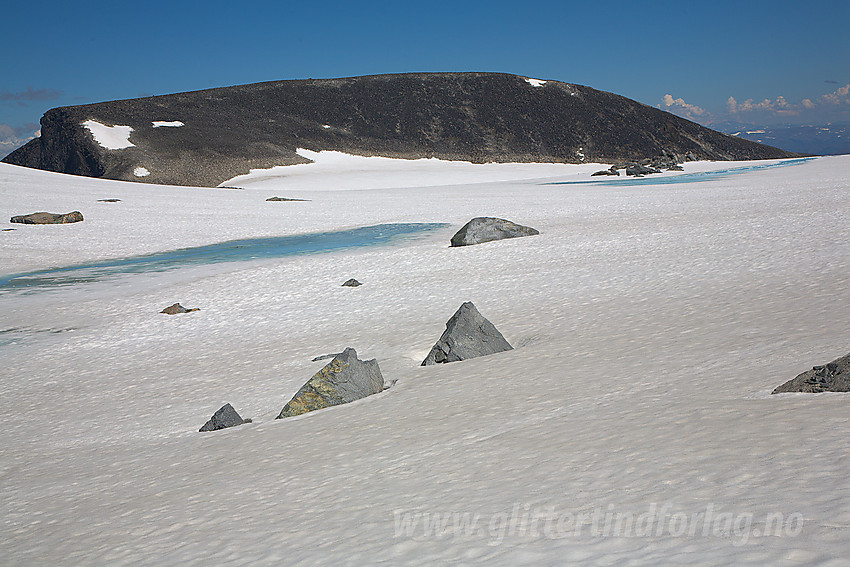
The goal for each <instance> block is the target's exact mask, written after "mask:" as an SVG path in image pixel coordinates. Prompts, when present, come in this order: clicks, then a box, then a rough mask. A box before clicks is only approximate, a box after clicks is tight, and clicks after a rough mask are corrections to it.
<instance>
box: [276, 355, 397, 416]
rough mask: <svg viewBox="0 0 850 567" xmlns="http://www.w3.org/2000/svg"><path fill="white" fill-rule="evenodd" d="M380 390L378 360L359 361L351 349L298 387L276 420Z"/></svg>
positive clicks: (380, 381)
mask: <svg viewBox="0 0 850 567" xmlns="http://www.w3.org/2000/svg"><path fill="white" fill-rule="evenodd" d="M383 390H384V377H383V376H382V375H381V369H380V368H379V367H378V361H377V360H374V359H372V360H365V361H364V360H360V359H359V358H357V352H356V351H355V350H354V349H353V348H347V349H345V350H344V351H343V352H342V353H340V354H338V355H336V356H335V357H334V359H333V360H332V361H330V362H329V363H328V364H327V365H326V366H325V367H324V368H322V369H321V370H319V371H318V372H316V373H315V374H314V375H313V377H312V378H310V380H308V381H307V383H306V384H304V385H303V386H301V389H300V390H298V393H297V394H295V396H293V397H292V399H291V400H289V402H287V403H286V405H285V406H283V409H282V410H281V411H280V415H278V416H277V419H283V418H285V417H292V416H295V415H301V414H302V413H307V412H311V411H315V410H318V409H322V408H326V407H330V406H337V405H340V404H346V403H348V402H353V401H354V400H359V399H360V398H365V397H366V396H371V395H372V394H377V393H378V392H382V391H383Z"/></svg>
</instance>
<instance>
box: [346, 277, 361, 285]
mask: <svg viewBox="0 0 850 567" xmlns="http://www.w3.org/2000/svg"><path fill="white" fill-rule="evenodd" d="M342 285H343V287H357V286H361V285H363V284H362V283H360V282H359V281H357V280H355V279H354V278H351V279H350V280H348V281H347V282H345V283H344V284H342Z"/></svg>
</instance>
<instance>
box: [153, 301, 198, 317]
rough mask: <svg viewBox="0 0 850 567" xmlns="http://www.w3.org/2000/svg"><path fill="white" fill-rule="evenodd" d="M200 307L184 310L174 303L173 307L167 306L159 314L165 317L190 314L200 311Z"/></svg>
mask: <svg viewBox="0 0 850 567" xmlns="http://www.w3.org/2000/svg"><path fill="white" fill-rule="evenodd" d="M200 310H201V308H200V307H193V308H192V309H186V308H185V307H183V306H182V305H180V304H179V303H175V304H174V305H169V306H168V307H166V308H165V309H163V310H162V311H160V313H165V314H166V315H177V314H178V313H191V312H192V311H200Z"/></svg>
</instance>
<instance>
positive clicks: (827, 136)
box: [714, 123, 850, 156]
mask: <svg viewBox="0 0 850 567" xmlns="http://www.w3.org/2000/svg"><path fill="white" fill-rule="evenodd" d="M714 127H715V128H717V129H718V130H720V131H721V132H726V133H727V134H731V135H733V136H737V137H739V138H743V139H745V140H751V141H753V142H758V143H760V144H767V145H769V146H775V147H777V148H782V149H784V150H788V151H791V152H802V153H809V154H816V155H823V156H825V155H838V154H850V124H823V125H816V126H754V125H752V124H738V123H724V124H716V125H714Z"/></svg>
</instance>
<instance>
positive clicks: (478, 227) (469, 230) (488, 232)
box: [451, 217, 540, 246]
mask: <svg viewBox="0 0 850 567" xmlns="http://www.w3.org/2000/svg"><path fill="white" fill-rule="evenodd" d="M536 234H540V231H538V230H537V229H534V228H531V227H530V226H522V225H521V224H516V223H514V222H511V221H509V220H505V219H498V218H494V217H476V218H474V219H472V220H471V221H469V222H468V223H466V224H465V225H463V228H461V229H460V230H459V231H457V233H456V234H455V235H454V236H452V244H451V245H452V246H470V245H473V244H481V243H482V242H491V241H493V240H502V239H505V238H518V237H520V236H533V235H536Z"/></svg>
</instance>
